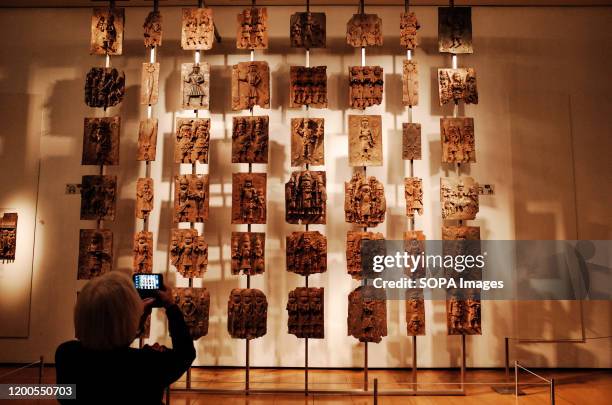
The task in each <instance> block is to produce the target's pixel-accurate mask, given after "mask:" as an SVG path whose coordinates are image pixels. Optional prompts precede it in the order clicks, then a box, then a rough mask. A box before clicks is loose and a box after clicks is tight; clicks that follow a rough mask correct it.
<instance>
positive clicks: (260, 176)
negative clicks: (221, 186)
mask: <svg viewBox="0 0 612 405" xmlns="http://www.w3.org/2000/svg"><path fill="white" fill-rule="evenodd" d="M265 223H266V174H265V173H234V174H233V175H232V224H265Z"/></svg>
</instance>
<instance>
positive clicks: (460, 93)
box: [438, 68, 478, 105]
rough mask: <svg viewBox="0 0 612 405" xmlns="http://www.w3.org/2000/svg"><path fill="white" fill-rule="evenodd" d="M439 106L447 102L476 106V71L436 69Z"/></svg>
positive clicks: (469, 69) (467, 69)
mask: <svg viewBox="0 0 612 405" xmlns="http://www.w3.org/2000/svg"><path fill="white" fill-rule="evenodd" d="M438 92H439V96H440V105H444V104H446V103H448V102H451V101H452V102H453V103H455V104H458V103H459V102H460V101H463V102H464V103H465V104H478V88H477V86H476V71H475V70H474V69H473V68H459V69H438Z"/></svg>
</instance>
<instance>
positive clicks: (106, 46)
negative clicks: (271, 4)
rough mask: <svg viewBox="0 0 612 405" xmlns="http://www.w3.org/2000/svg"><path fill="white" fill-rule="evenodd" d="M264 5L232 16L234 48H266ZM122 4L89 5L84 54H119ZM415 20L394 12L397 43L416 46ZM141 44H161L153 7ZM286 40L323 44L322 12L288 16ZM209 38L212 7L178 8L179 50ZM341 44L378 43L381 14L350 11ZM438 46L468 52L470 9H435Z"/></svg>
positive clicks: (203, 46)
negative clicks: (87, 50)
mask: <svg viewBox="0 0 612 405" xmlns="http://www.w3.org/2000/svg"><path fill="white" fill-rule="evenodd" d="M268 26H269V24H268V11H267V8H265V7H263V8H256V7H251V8H247V9H244V10H243V11H242V12H241V13H240V14H238V15H237V33H236V47H237V48H238V49H267V48H268V46H269V37H268ZM124 28H125V9H123V8H115V7H113V8H94V10H93V15H92V19H91V41H90V53H91V54H95V55H121V54H122V53H123V32H124ZM419 28H420V25H419V23H418V21H417V18H416V15H415V13H413V12H403V13H401V14H400V44H401V46H402V47H404V48H405V49H411V50H412V49H415V48H416V46H417V45H418V40H417V31H418V30H419ZM143 29H144V45H145V46H146V47H155V46H161V45H162V33H163V30H162V16H161V14H160V12H159V11H152V12H151V13H149V14H148V15H147V17H146V19H145V22H144V24H143ZM289 35H290V43H291V46H292V47H295V48H306V49H312V48H324V47H325V46H326V15H325V13H311V12H299V13H295V14H293V15H292V16H291V18H290V20H289ZM214 40H215V26H214V23H213V12H212V9H210V8H184V9H183V10H182V27H181V47H182V48H183V49H185V50H209V49H212V46H213V43H214ZM346 42H347V44H349V45H351V46H353V47H357V48H361V47H367V46H382V44H383V35H382V19H380V18H379V17H378V16H377V15H376V14H365V13H362V14H354V15H353V16H352V17H351V19H350V20H349V21H348V23H347V27H346ZM438 49H439V51H440V52H446V53H453V54H461V53H472V52H473V48H472V13H471V8H470V7H440V8H438Z"/></svg>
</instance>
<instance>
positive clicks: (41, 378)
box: [38, 356, 45, 384]
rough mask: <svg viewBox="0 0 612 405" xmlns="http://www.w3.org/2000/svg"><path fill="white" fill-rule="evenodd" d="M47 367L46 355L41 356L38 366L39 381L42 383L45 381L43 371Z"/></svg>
mask: <svg viewBox="0 0 612 405" xmlns="http://www.w3.org/2000/svg"><path fill="white" fill-rule="evenodd" d="M44 367H45V358H44V356H40V364H39V366H38V383H39V384H42V382H43V371H44Z"/></svg>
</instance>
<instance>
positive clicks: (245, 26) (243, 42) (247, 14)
mask: <svg viewBox="0 0 612 405" xmlns="http://www.w3.org/2000/svg"><path fill="white" fill-rule="evenodd" d="M236 48H238V49H268V9H267V8H265V7H262V8H256V7H251V8H247V9H244V10H242V13H240V14H238V35H236Z"/></svg>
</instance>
